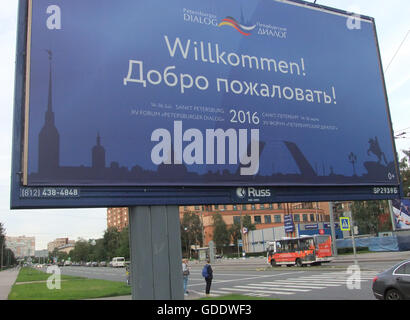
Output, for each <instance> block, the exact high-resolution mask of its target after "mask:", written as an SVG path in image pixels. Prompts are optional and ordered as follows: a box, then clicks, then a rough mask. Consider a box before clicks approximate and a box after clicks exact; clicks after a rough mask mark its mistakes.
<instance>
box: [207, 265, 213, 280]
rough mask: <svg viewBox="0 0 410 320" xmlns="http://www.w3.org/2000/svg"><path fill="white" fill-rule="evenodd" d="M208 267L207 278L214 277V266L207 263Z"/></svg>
mask: <svg viewBox="0 0 410 320" xmlns="http://www.w3.org/2000/svg"><path fill="white" fill-rule="evenodd" d="M207 268H208V276H207V277H206V278H207V279H213V277H214V276H213V273H214V271H213V270H212V267H211V265H210V264H208V265H207Z"/></svg>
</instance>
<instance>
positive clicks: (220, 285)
mask: <svg viewBox="0 0 410 320" xmlns="http://www.w3.org/2000/svg"><path fill="white" fill-rule="evenodd" d="M406 258H410V252H404V253H382V254H377V253H372V254H369V255H358V265H359V267H360V270H357V271H355V272H353V273H352V272H350V273H349V272H348V268H349V267H350V266H351V265H353V262H354V257H352V256H341V257H340V256H339V257H337V258H336V259H335V261H333V262H331V263H329V264H324V265H322V266H317V267H309V266H307V267H302V268H298V267H284V266H283V267H275V268H272V267H270V266H268V265H267V264H266V259H264V258H247V259H242V258H240V259H220V260H216V261H215V263H214V264H213V269H214V280H213V283H212V288H211V294H212V296H215V297H216V296H220V295H226V294H229V293H238V294H244V295H251V296H256V297H269V298H276V299H281V300H288V299H292V300H324V299H326V300H374V299H375V298H374V297H373V293H372V290H371V285H372V280H373V278H374V276H375V275H376V274H377V273H379V272H381V271H383V270H385V269H387V268H388V267H390V266H392V265H394V264H396V263H397V262H399V261H401V260H404V259H406ZM202 265H203V263H198V262H196V263H195V262H194V263H192V264H191V275H190V277H189V283H188V290H189V292H190V294H189V295H188V297H186V299H196V298H199V297H202V296H204V290H205V281H204V279H203V278H202V275H201V269H202ZM358 271H360V273H358ZM61 273H62V274H66V275H72V276H81V277H87V278H95V279H104V280H110V281H124V282H125V281H126V274H125V268H110V267H73V266H66V267H62V268H61Z"/></svg>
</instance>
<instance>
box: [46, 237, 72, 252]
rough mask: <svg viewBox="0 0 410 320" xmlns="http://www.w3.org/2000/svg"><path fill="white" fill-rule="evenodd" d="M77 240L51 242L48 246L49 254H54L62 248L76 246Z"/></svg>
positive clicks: (64, 239) (65, 239) (58, 239)
mask: <svg viewBox="0 0 410 320" xmlns="http://www.w3.org/2000/svg"><path fill="white" fill-rule="evenodd" d="M74 244H75V240H69V239H68V238H57V239H55V240H54V241H51V242H49V243H48V244H47V250H48V252H53V251H54V249H57V250H58V249H59V248H61V247H64V246H67V245H72V246H74Z"/></svg>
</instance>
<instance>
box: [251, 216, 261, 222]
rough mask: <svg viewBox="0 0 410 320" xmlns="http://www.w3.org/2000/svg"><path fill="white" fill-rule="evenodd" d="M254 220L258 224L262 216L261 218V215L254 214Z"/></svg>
mask: <svg viewBox="0 0 410 320" xmlns="http://www.w3.org/2000/svg"><path fill="white" fill-rule="evenodd" d="M253 219H254V221H255V224H259V223H262V218H261V216H254V218H253Z"/></svg>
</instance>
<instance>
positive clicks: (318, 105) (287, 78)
mask: <svg viewBox="0 0 410 320" xmlns="http://www.w3.org/2000/svg"><path fill="white" fill-rule="evenodd" d="M27 39H28V40H27V52H28V55H27V62H26V86H25V106H26V108H25V111H24V115H25V121H26V125H25V126H24V133H23V134H22V136H23V145H24V147H23V151H22V185H24V186H28V187H31V186H175V187H176V186H197V187H198V186H199V187H204V186H206V187H209V186H231V187H235V186H295V187H299V186H373V187H374V186H378V187H383V186H398V185H399V176H398V171H397V165H396V163H397V161H396V159H395V151H394V142H393V139H392V130H391V125H390V116H389V110H388V104H387V97H386V92H385V88H384V79H383V74H382V69H381V63H380V57H379V50H378V45H377V37H376V32H375V25H374V21H373V19H372V18H368V17H359V16H356V15H351V14H347V13H344V12H341V11H337V10H329V9H327V8H324V7H320V6H315V5H313V6H312V5H307V4H306V3H304V2H301V1H272V0H259V1H245V0H243V1H238V0H226V1H217V0H207V1H196V0H195V1H192V0H175V1H172V2H169V1H160V0H141V1H133V0H123V1H112V0H70V1H58V2H56V1H51V0H36V1H29V8H28V32H27ZM395 193H397V190H396V192H395ZM74 196H75V195H74Z"/></svg>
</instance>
